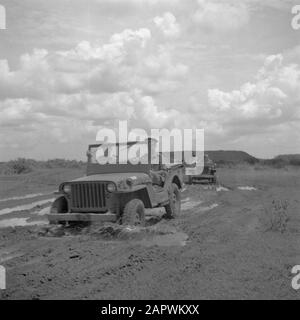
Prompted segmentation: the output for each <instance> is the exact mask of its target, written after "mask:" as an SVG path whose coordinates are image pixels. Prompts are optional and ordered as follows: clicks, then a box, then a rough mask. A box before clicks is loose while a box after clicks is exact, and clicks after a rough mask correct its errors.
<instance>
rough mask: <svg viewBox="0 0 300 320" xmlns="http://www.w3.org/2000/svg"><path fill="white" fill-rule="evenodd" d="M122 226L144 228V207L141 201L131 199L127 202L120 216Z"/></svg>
mask: <svg viewBox="0 0 300 320" xmlns="http://www.w3.org/2000/svg"><path fill="white" fill-rule="evenodd" d="M122 224H123V225H126V226H141V227H143V226H145V206H144V203H143V201H141V200H139V199H133V200H130V201H129V202H127V204H126V205H125V207H124V210H123V214H122Z"/></svg>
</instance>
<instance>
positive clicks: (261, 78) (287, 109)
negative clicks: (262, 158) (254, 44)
mask: <svg viewBox="0 0 300 320" xmlns="http://www.w3.org/2000/svg"><path fill="white" fill-rule="evenodd" d="M285 60H286V59H285V57H284V55H283V54H277V55H270V56H268V57H267V58H266V59H265V62H264V65H263V66H262V68H261V69H260V70H259V72H258V73H257V76H256V81H255V82H247V83H245V84H243V85H242V86H241V87H240V88H239V89H237V90H233V91H230V92H224V91H222V90H219V89H211V90H209V91H208V99H209V105H210V108H211V110H210V111H211V112H213V113H215V114H216V115H218V116H217V117H218V120H219V123H221V124H222V125H223V126H224V127H225V128H226V130H227V131H233V130H236V128H238V132H239V133H240V134H241V135H243V134H245V133H246V134H249V131H251V130H252V133H255V132H257V131H259V132H262V131H268V130H270V129H271V128H274V127H275V126H277V125H279V124H280V125H288V124H289V123H293V122H295V121H299V120H300V110H299V105H300V94H299V92H300V68H299V65H298V64H296V63H289V62H287V63H286V61H285Z"/></svg>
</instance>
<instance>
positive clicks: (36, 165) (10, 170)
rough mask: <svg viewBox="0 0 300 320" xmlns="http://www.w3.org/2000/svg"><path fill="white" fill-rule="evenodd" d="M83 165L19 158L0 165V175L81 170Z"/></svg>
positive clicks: (64, 161) (71, 162) (80, 163)
mask: <svg viewBox="0 0 300 320" xmlns="http://www.w3.org/2000/svg"><path fill="white" fill-rule="evenodd" d="M84 166H85V163H84V162H83V161H76V160H64V159H53V160H47V161H36V160H32V159H23V158H19V159H16V160H11V161H8V162H2V163H0V174H4V175H13V174H25V173H29V172H31V171H33V170H36V169H53V168H69V169H70V168H71V169H83V168H84Z"/></svg>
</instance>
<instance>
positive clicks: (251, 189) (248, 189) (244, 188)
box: [238, 186, 257, 191]
mask: <svg viewBox="0 0 300 320" xmlns="http://www.w3.org/2000/svg"><path fill="white" fill-rule="evenodd" d="M238 189H239V190H245V191H254V190H257V189H256V188H254V187H248V186H245V187H238Z"/></svg>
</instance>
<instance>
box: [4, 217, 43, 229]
mask: <svg viewBox="0 0 300 320" xmlns="http://www.w3.org/2000/svg"><path fill="white" fill-rule="evenodd" d="M29 219H30V218H11V219H6V220H1V221H0V228H8V227H25V226H35V225H43V224H47V223H48V222H47V221H40V220H35V221H29Z"/></svg>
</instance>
